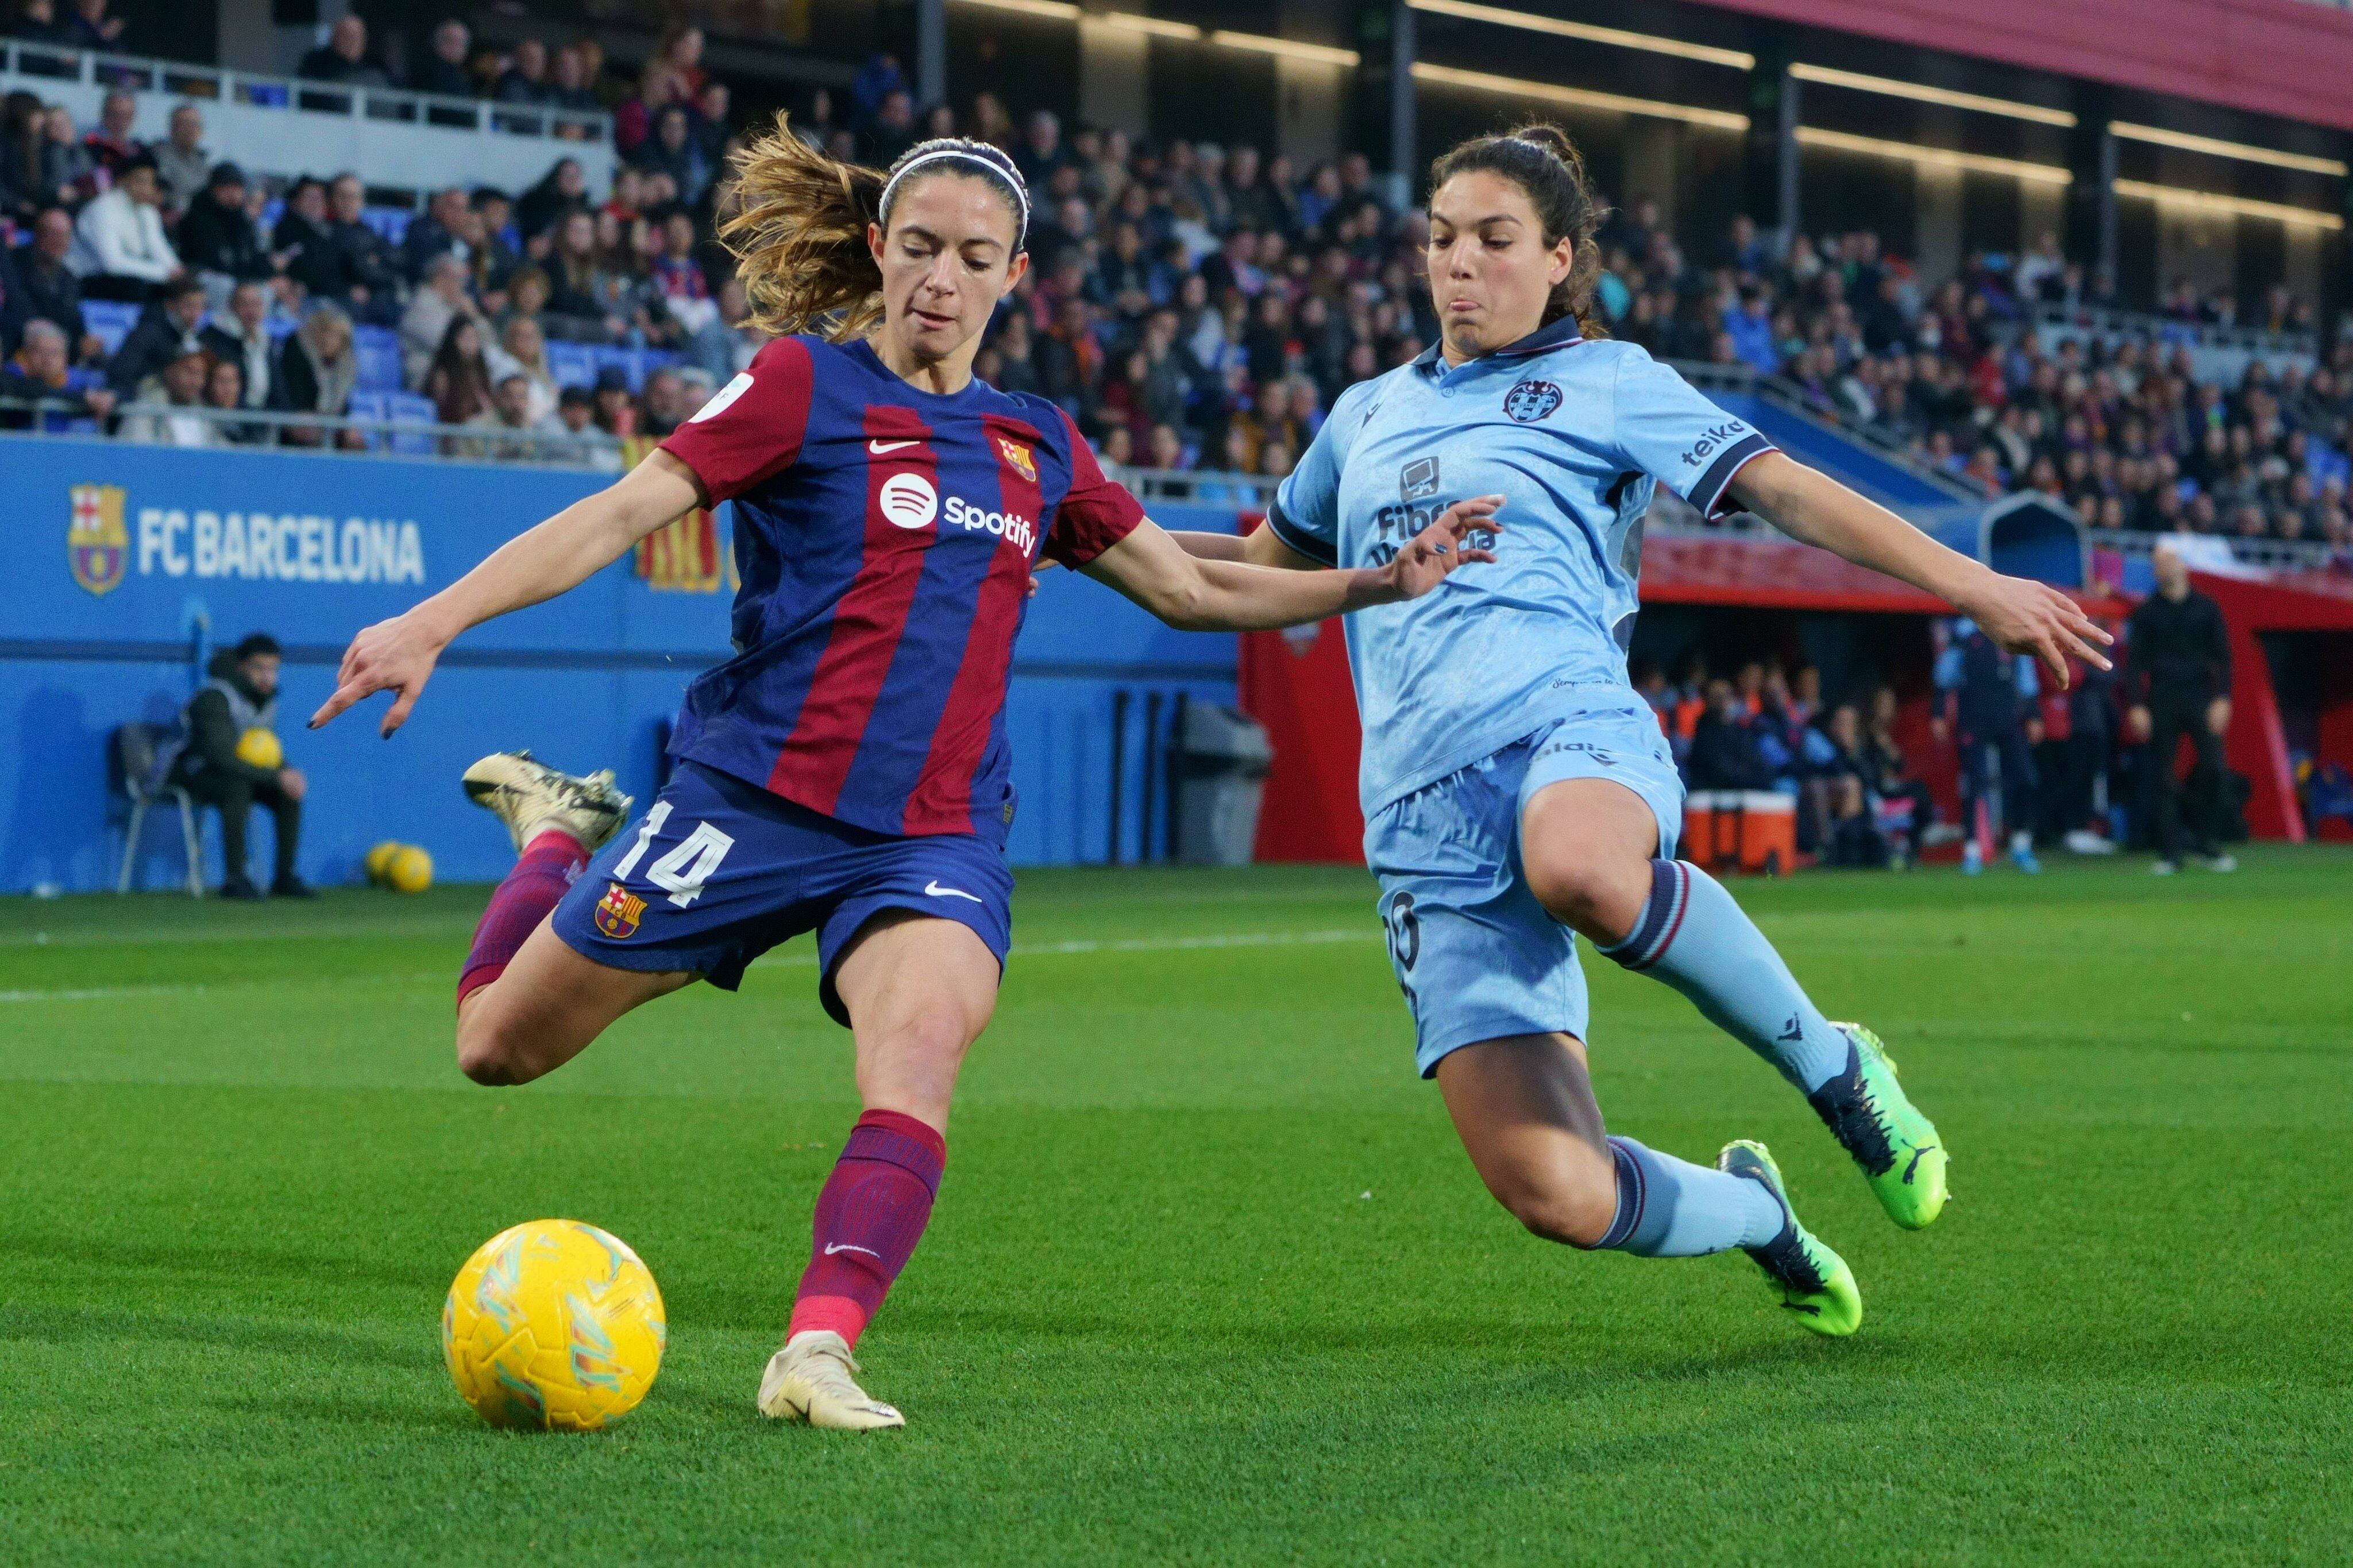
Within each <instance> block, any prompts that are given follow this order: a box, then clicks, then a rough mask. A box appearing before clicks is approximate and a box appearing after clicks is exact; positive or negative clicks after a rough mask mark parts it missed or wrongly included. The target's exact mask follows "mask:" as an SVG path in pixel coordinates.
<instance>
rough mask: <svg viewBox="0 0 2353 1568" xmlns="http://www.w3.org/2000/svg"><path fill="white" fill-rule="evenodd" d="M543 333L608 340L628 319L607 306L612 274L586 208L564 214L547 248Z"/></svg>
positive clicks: (619, 331)
mask: <svg viewBox="0 0 2353 1568" xmlns="http://www.w3.org/2000/svg"><path fill="white" fill-rule="evenodd" d="M547 272H548V282H549V285H550V290H549V294H548V300H547V313H548V316H549V318H550V319H549V321H548V324H547V334H548V336H550V337H552V338H557V339H569V340H572V341H575V342H611V341H612V340H614V339H616V338H617V337H619V336H620V335H621V333H622V332H623V331H625V330H627V325H628V323H626V322H624V321H622V320H621V319H620V318H619V317H618V316H617V315H614V314H613V313H612V312H611V311H610V310H607V307H606V303H605V301H606V299H607V296H608V295H609V294H610V292H611V289H610V283H611V279H610V277H609V275H608V274H607V270H606V268H605V266H604V260H603V257H602V254H601V253H600V252H599V250H598V248H597V246H596V216H594V215H593V214H591V213H588V212H586V211H585V210H575V211H573V212H570V213H567V214H565V217H564V221H563V222H562V223H561V224H560V225H558V226H557V227H556V231H555V243H554V247H552V248H551V249H550V251H549V254H548V268H547Z"/></svg>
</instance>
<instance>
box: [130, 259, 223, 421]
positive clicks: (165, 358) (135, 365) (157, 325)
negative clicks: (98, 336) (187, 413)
mask: <svg viewBox="0 0 2353 1568" xmlns="http://www.w3.org/2000/svg"><path fill="white" fill-rule="evenodd" d="M204 322H205V286H204V285H203V284H202V283H199V282H197V281H196V280H195V279H194V278H187V277H183V278H180V279H176V280H174V282H172V283H170V284H168V285H167V286H165V288H164V294H163V297H162V298H161V299H160V300H157V301H156V303H155V305H154V306H153V308H152V309H150V310H148V311H147V312H146V313H145V314H144V315H142V316H141V317H140V318H139V324H138V325H137V326H135V327H133V328H132V329H131V331H130V333H129V334H128V335H127V336H125V337H124V338H123V340H122V346H121V348H118V349H117V350H115V351H114V358H113V359H112V360H111V361H110V362H108V364H107V367H106V381H107V384H108V385H109V386H111V387H112V388H113V389H114V391H115V392H116V394H117V395H121V396H124V397H129V396H132V395H136V394H137V393H138V392H139V391H140V389H141V388H142V386H143V385H144V384H146V383H148V382H149V381H151V380H153V378H154V377H155V376H156V375H157V374H159V373H161V372H162V371H163V369H164V366H166V365H168V364H170V363H172V362H173V361H174V360H176V359H181V358H184V357H185V356H186V355H189V354H200V353H204V350H205V345H204V340H203V339H202V338H201V337H200V336H199V335H198V332H199V331H200V329H201V328H202V327H203V326H204Z"/></svg>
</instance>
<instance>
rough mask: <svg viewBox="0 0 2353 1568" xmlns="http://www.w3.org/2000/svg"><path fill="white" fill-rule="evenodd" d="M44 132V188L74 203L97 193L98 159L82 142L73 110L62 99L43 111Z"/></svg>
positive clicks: (58, 199) (42, 158)
mask: <svg viewBox="0 0 2353 1568" xmlns="http://www.w3.org/2000/svg"><path fill="white" fill-rule="evenodd" d="M41 134H42V137H43V141H42V144H41V180H42V188H43V189H44V190H47V191H51V192H54V193H56V194H55V195H54V197H53V198H52V199H54V200H56V201H57V202H58V203H60V204H62V205H66V206H69V207H72V206H79V205H81V204H82V203H84V202H86V201H88V200H90V197H91V196H93V195H97V194H98V188H99V175H98V163H97V161H96V160H95V159H93V158H92V157H91V156H90V149H89V148H88V147H85V146H83V145H82V140H81V135H80V133H79V132H78V131H76V130H75V128H74V119H73V111H72V110H69V109H68V108H67V107H66V106H65V105H64V104H62V103H57V104H51V105H50V106H49V107H48V108H47V110H44V111H43V114H42V119H41Z"/></svg>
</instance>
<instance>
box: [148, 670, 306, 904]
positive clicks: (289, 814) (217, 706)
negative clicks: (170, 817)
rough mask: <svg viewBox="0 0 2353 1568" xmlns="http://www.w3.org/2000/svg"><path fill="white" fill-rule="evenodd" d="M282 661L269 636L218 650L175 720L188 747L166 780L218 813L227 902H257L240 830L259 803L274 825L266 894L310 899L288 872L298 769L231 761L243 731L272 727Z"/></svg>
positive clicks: (298, 814)
mask: <svg viewBox="0 0 2353 1568" xmlns="http://www.w3.org/2000/svg"><path fill="white" fill-rule="evenodd" d="M280 657H281V654H280V648H279V646H278V642H277V639H276V638H274V637H270V636H269V634H268V633H267V632H255V633H252V634H251V635H250V636H248V637H246V638H245V639H244V640H243V641H241V642H239V643H238V644H237V646H236V647H234V648H224V649H223V650H222V651H221V652H219V653H217V654H216V655H214V657H213V660H212V664H211V666H210V667H209V669H208V671H207V673H208V674H209V676H210V679H207V680H206V682H205V684H204V685H202V686H200V687H198V688H197V689H196V694H195V696H194V697H192V698H190V699H188V705H187V707H186V709H185V710H184V711H183V713H182V715H181V729H182V731H184V732H185V734H186V736H187V742H186V743H185V746H184V747H183V749H182V750H181V751H180V752H179V754H178V755H177V756H175V757H174V759H173V761H172V770H171V773H170V774H169V777H170V779H171V782H172V783H174V784H178V785H180V786H181V787H182V788H184V789H185V790H186V791H187V792H188V794H189V795H192V796H193V797H195V799H196V800H197V801H198V802H199V803H201V804H203V805H211V806H216V807H218V808H219V810H220V814H221V858H222V860H223V862H224V863H225V869H226V876H225V877H224V879H223V880H222V882H221V888H220V896H221V897H222V898H225V899H259V898H260V897H261V896H262V894H261V890H260V889H259V888H256V887H255V886H254V885H253V882H252V880H251V879H249V878H248V875H247V872H246V855H245V830H246V823H247V818H248V816H250V815H251V813H252V810H253V807H254V806H255V805H257V804H259V805H263V806H266V807H267V808H268V809H269V813H270V816H272V817H273V818H274V819H275V821H276V826H277V836H278V843H277V850H278V857H277V869H276V875H275V876H273V877H272V878H271V879H270V883H269V891H270V893H271V895H272V896H274V897H277V898H281V899H308V898H312V897H315V896H316V895H314V894H313V893H312V892H311V889H309V888H307V887H305V886H303V884H302V879H301V878H300V877H298V876H296V875H295V872H294V861H295V857H296V853H297V850H298V848H299V847H300V843H301V834H302V797H303V795H304V794H305V793H306V790H307V784H306V781H305V780H304V779H303V777H302V773H301V770H300V769H299V768H290V767H278V768H257V767H255V766H253V765H252V764H251V763H246V762H243V761H241V760H240V759H239V758H238V757H237V738H238V737H239V736H241V735H243V734H244V733H245V732H246V731H248V730H274V729H275V728H276V727H277V721H278V666H279V660H280Z"/></svg>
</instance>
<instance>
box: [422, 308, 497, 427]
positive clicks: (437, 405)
mask: <svg viewBox="0 0 2353 1568" xmlns="http://www.w3.org/2000/svg"><path fill="white" fill-rule="evenodd" d="M417 391H418V392H420V393H422V394H424V395H426V396H427V397H428V398H430V399H431V400H432V403H433V412H434V417H435V418H436V419H437V420H438V422H440V423H441V424H444V425H463V424H465V423H466V422H467V421H468V420H470V419H471V418H473V417H474V416H476V415H477V414H480V412H482V410H483V409H485V408H488V407H489V406H490V405H491V367H490V363H489V362H488V361H487V360H486V359H485V358H484V357H483V354H482V323H481V321H480V320H479V319H478V318H476V317H475V316H473V315H470V314H459V315H455V316H452V317H451V318H450V319H449V322H448V327H447V328H446V329H445V330H444V331H443V332H442V334H441V345H440V347H439V348H438V349H437V350H436V351H435V352H434V354H433V359H432V363H430V364H429V365H427V368H426V372H425V376H424V380H423V381H422V383H421V384H419V385H418V386H417Z"/></svg>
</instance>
